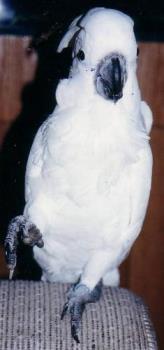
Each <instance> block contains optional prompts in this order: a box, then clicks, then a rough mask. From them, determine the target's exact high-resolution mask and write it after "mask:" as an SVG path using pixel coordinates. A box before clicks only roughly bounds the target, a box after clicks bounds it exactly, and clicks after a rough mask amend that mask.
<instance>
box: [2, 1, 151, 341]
mask: <svg viewBox="0 0 164 350" xmlns="http://www.w3.org/2000/svg"><path fill="white" fill-rule="evenodd" d="M68 46H69V47H72V66H71V69H70V73H69V77H68V79H63V80H61V81H59V84H58V86H57V90H56V99H57V106H56V108H55V110H54V112H53V113H52V115H50V117H49V118H48V119H47V120H46V121H45V122H44V123H43V125H42V126H41V127H40V129H39V131H38V132H37V135H36V137H35V139H34V143H33V146H32V148H31V152H30V155H29V159H28V163H27V171H26V180H25V183H26V205H25V209H24V213H23V215H21V216H18V217H16V218H14V219H13V220H12V221H11V223H10V225H9V228H8V233H7V238H6V242H5V245H6V252H7V253H6V254H7V261H8V265H9V268H10V269H11V270H13V269H14V266H15V263H16V254H15V248H16V242H17V234H18V232H19V231H21V232H22V233H21V238H22V240H23V241H24V243H26V244H31V245H35V247H34V257H35V259H36V260H37V262H38V263H39V265H40V266H41V268H42V271H43V274H42V279H43V280H44V281H52V282H55V281H56V282H69V283H75V285H74V286H73V287H72V288H71V290H70V291H69V293H68V300H67V302H66V304H65V307H64V310H63V313H62V316H64V314H65V313H66V312H68V313H70V314H71V327H72V328H71V329H72V335H73V337H74V339H75V340H76V341H77V342H78V341H79V340H78V329H79V324H80V319H81V315H82V311H83V309H84V305H85V303H88V302H92V301H96V300H97V299H98V298H99V297H100V289H101V284H102V283H101V281H102V282H103V284H104V285H109V286H117V285H118V283H119V272H118V266H119V265H120V263H121V262H122V261H123V260H124V258H125V257H126V256H127V254H128V252H129V250H130V248H131V246H132V244H133V242H134V241H135V239H136V238H137V236H138V234H139V233H140V231H141V228H142V224H143V220H144V217H145V213H146V209H147V205H148V199H149V193H150V188H151V174H152V154H151V149H150V146H149V132H150V129H151V125H152V113H151V111H150V109H149V107H148V105H147V104H146V103H145V102H144V101H141V96H140V90H139V87H138V82H137V77H136V60H137V44H136V40H135V36H134V32H133V21H132V19H131V18H130V17H128V16H127V15H125V14H123V13H121V12H119V11H116V10H111V9H106V8H94V9H92V10H90V11H89V12H88V13H87V14H85V15H84V16H79V17H78V18H76V19H75V20H74V21H73V22H72V24H71V25H70V27H69V28H68V31H67V33H66V34H65V35H64V37H63V39H62V40H61V42H60V44H59V47H58V52H62V50H63V49H64V48H66V47H68ZM42 238H43V240H42ZM43 241H44V247H42V249H40V247H41V246H43Z"/></svg>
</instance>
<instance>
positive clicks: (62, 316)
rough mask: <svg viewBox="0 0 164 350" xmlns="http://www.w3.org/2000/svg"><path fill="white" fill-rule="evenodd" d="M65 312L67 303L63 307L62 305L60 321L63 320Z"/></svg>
mask: <svg viewBox="0 0 164 350" xmlns="http://www.w3.org/2000/svg"><path fill="white" fill-rule="evenodd" d="M67 310H68V303H65V305H64V307H63V311H62V314H61V320H63V318H64V316H65V315H66V313H67Z"/></svg>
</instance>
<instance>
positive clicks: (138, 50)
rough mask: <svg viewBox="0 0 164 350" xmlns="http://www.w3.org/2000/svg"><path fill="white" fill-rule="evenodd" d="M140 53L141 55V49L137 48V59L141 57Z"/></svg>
mask: <svg viewBox="0 0 164 350" xmlns="http://www.w3.org/2000/svg"><path fill="white" fill-rule="evenodd" d="M139 53H140V49H139V47H137V57H138V56H139Z"/></svg>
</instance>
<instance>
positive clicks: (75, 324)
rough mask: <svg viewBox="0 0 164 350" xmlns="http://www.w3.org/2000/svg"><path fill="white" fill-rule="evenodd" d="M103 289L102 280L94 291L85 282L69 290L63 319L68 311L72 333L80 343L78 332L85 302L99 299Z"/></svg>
mask: <svg viewBox="0 0 164 350" xmlns="http://www.w3.org/2000/svg"><path fill="white" fill-rule="evenodd" d="M101 289H102V283H101V282H100V283H99V284H98V285H97V286H96V287H95V288H94V290H92V291H90V289H89V288H88V287H87V286H86V285H85V284H81V283H78V284H76V285H75V286H73V287H71V288H70V290H69V291H68V294H67V297H68V301H67V302H66V303H65V305H64V308H63V312H62V314H61V319H63V318H64V316H65V315H66V313H68V314H70V316H71V334H72V337H73V338H74V340H75V341H76V342H77V343H80V341H79V336H78V333H79V329H80V324H81V318H82V314H83V311H84V309H85V304H87V303H93V302H96V301H97V300H99V299H100V296H101Z"/></svg>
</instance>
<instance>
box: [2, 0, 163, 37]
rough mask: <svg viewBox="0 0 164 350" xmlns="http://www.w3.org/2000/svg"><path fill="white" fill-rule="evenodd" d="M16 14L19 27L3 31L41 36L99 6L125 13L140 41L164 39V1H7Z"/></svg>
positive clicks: (15, 26)
mask: <svg viewBox="0 0 164 350" xmlns="http://www.w3.org/2000/svg"><path fill="white" fill-rule="evenodd" d="M3 1H4V3H5V4H6V6H8V8H10V9H13V10H14V12H15V24H14V25H12V26H11V28H9V27H8V28H2V27H1V32H14V31H15V33H17V34H20V33H21V32H22V33H23V32H24V33H27V32H28V33H37V34H38V33H39V32H40V31H46V30H48V29H50V27H51V26H52V27H53V28H54V30H56V32H58V29H57V28H58V27H60V29H61V31H62V32H63V29H64V28H66V27H67V25H68V24H69V22H70V20H71V19H73V18H74V17H75V16H76V15H79V14H80V13H84V12H85V11H87V10H88V9H90V8H92V7H96V6H106V7H110V8H115V9H118V10H121V11H123V12H125V13H127V14H129V15H131V16H132V17H133V18H134V20H135V31H136V34H137V38H138V39H139V40H141V39H144V40H145V39H146V40H152V39H153V40H163V38H164V30H163V28H164V2H163V1H162V0H161V1H160V0H158V1H148V0H133V1H130V0H128V1H125V0H115V1H112V0H104V1H100V0H80V1H78V0H77V1H66V0H58V1H55V0H40V1H39V0H35V1H34V0H33V1H32V0H21V1H20V0H3Z"/></svg>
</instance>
